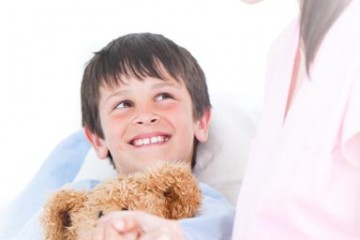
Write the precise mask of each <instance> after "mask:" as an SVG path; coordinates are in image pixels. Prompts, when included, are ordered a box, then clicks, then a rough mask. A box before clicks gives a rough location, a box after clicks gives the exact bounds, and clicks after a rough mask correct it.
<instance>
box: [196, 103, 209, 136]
mask: <svg viewBox="0 0 360 240" xmlns="http://www.w3.org/2000/svg"><path fill="white" fill-rule="evenodd" d="M210 120H211V110H210V109H208V110H206V111H205V112H204V114H203V115H202V117H201V118H199V119H198V120H196V126H195V137H196V139H197V140H198V141H199V142H206V141H207V139H208V136H209V124H210Z"/></svg>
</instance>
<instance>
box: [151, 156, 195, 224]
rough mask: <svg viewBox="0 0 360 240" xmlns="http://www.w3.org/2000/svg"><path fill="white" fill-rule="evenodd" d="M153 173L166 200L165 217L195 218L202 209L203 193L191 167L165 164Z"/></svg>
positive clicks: (179, 164)
mask: <svg viewBox="0 0 360 240" xmlns="http://www.w3.org/2000/svg"><path fill="white" fill-rule="evenodd" d="M153 173H155V174H154V175H153V177H154V176H155V178H156V179H154V181H155V182H156V186H157V188H158V189H159V190H160V191H162V194H163V196H164V198H165V202H166V211H165V217H166V218H170V219H181V218H189V217H194V216H195V215H196V214H197V212H198V211H199V209H200V205H201V191H200V188H199V185H198V182H197V180H196V178H195V177H194V175H193V174H192V172H191V169H190V167H189V166H188V165H185V164H181V163H165V164H163V165H161V166H157V167H156V168H155V169H154V171H153Z"/></svg>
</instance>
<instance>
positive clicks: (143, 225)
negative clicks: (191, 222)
mask: <svg viewBox="0 0 360 240" xmlns="http://www.w3.org/2000/svg"><path fill="white" fill-rule="evenodd" d="M98 227H100V228H101V227H102V228H104V227H105V228H104V229H105V230H106V231H108V232H109V234H113V235H114V234H115V233H117V234H118V235H119V236H122V237H135V238H134V239H139V240H155V239H156V240H168V239H169V240H184V239H185V236H184V234H183V232H182V229H181V228H180V225H179V223H178V222H177V221H174V220H168V219H164V218H160V217H157V216H154V215H150V214H147V213H144V212H137V211H119V212H112V213H110V214H107V215H105V216H104V217H102V218H101V219H100V220H99V223H98ZM108 228H111V229H108ZM114 232H115V233H114ZM101 234H102V233H100V235H101ZM115 235H116V234H115ZM109 236H110V235H109ZM95 239H96V240H97V238H94V240H95ZM98 239H103V238H98ZM109 239H112V238H109ZM114 239H122V238H114ZM124 239H130V238H124Z"/></svg>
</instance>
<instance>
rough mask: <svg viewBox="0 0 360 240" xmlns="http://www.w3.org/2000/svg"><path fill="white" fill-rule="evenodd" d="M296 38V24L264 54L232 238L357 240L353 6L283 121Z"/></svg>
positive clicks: (359, 197)
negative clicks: (258, 109) (261, 96)
mask: <svg viewBox="0 0 360 240" xmlns="http://www.w3.org/2000/svg"><path fill="white" fill-rule="evenodd" d="M298 33H299V24H298V21H296V22H295V23H294V24H292V25H291V26H290V28H289V29H288V30H287V31H286V32H285V33H284V34H283V35H281V36H280V38H279V39H278V40H277V41H276V42H275V44H274V45H273V47H272V49H271V51H270V54H269V57H270V58H269V65H268V71H267V81H266V89H265V90H266V91H265V93H266V94H265V101H264V108H263V113H262V120H261V122H260V126H259V128H258V131H257V135H256V138H255V140H254V142H253V146H252V149H251V151H250V156H249V159H248V165H247V169H246V174H245V177H244V182H243V185H242V187H241V189H240V194H239V198H238V203H237V209H236V219H235V225H234V231H233V240H238V239H259V240H266V239H271V240H273V239H274V240H281V239H287V240H295V239H324V240H331V239H336V240H350V239H360V0H353V1H352V3H351V4H350V5H349V6H348V7H347V9H345V11H344V12H343V14H342V15H341V16H340V17H339V18H338V19H337V21H336V22H335V23H334V25H333V26H332V27H331V29H330V30H329V32H328V34H327V35H326V37H325V38H324V40H323V42H322V45H321V47H320V49H319V51H318V53H317V56H316V58H315V60H314V62H313V64H312V66H311V69H310V78H306V79H305V80H304V82H303V83H302V85H301V86H300V89H299V90H298V93H297V95H296V96H295V98H294V99H293V102H292V105H291V108H290V109H289V111H288V112H287V114H286V118H285V110H286V103H287V99H288V93H289V88H290V82H291V76H292V70H293V64H294V58H295V55H296V51H297V46H298Z"/></svg>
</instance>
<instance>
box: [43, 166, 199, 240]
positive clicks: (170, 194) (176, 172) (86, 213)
mask: <svg viewBox="0 0 360 240" xmlns="http://www.w3.org/2000/svg"><path fill="white" fill-rule="evenodd" d="M200 203H201V192H200V190H199V187H198V184H197V181H196V179H195V177H194V176H193V175H192V173H191V170H190V167H189V166H187V165H184V164H179V163H176V164H174V163H165V164H159V165H155V166H154V167H152V168H150V169H149V170H148V171H146V172H139V173H134V174H131V175H127V176H119V177H117V178H116V179H113V180H109V181H106V182H104V183H102V184H100V185H98V186H97V187H96V188H94V189H93V190H91V191H77V190H70V189H64V190H60V191H59V192H56V193H55V194H54V195H53V196H52V197H51V198H50V199H49V200H48V202H47V204H46V205H45V208H44V215H43V217H42V225H43V228H44V234H45V239H46V240H76V239H77V237H78V234H79V232H81V231H86V230H87V229H89V228H92V227H94V226H96V222H97V220H98V218H99V217H101V216H102V215H103V214H106V213H109V212H111V211H119V210H141V211H145V212H148V213H151V214H154V215H157V216H160V217H164V218H168V219H181V218H189V217H194V216H195V215H196V214H197V212H198V210H199V208H200Z"/></svg>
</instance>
